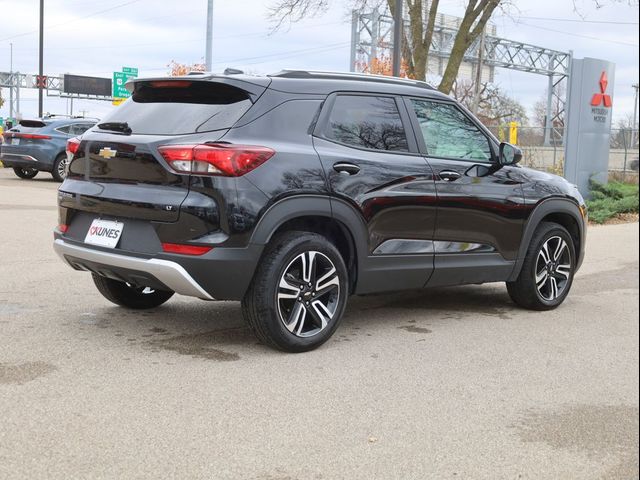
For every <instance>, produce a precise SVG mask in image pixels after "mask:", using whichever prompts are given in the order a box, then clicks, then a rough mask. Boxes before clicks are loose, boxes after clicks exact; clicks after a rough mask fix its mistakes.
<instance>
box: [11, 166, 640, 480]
mask: <svg viewBox="0 0 640 480" xmlns="http://www.w3.org/2000/svg"><path fill="white" fill-rule="evenodd" d="M57 186H58V184H57V183H55V182H53V181H51V179H50V176H49V175H48V174H42V173H41V174H40V175H38V176H37V177H36V178H35V179H34V180H32V181H24V180H19V179H18V178H17V177H15V176H14V175H13V172H11V171H10V170H8V169H4V170H0V231H1V232H2V235H1V236H0V244H1V248H0V478H29V479H39V478H64V479H67V478H153V479H156V478H166V477H170V478H208V479H255V480H258V479H260V480H294V479H300V480H301V479H313V480H327V479H354V480H355V479H449V478H450V479H574V478H575V479H601V478H607V479H632V478H638V367H639V364H638V224H637V223H636V224H626V225H615V226H607V227H593V228H591V229H590V231H589V239H588V246H587V258H586V261H585V264H584V266H583V268H582V270H581V271H580V272H579V274H578V276H577V278H576V281H575V284H574V287H573V291H572V293H571V295H570V296H569V298H568V300H567V301H566V303H565V304H564V305H563V306H562V307H560V308H559V309H558V310H556V311H554V312H547V313H534V312H527V311H524V310H520V309H518V308H516V307H515V306H514V305H513V304H512V303H511V302H510V300H509V297H508V296H507V293H506V289H505V288H504V286H503V285H501V284H497V285H484V286H472V287H457V288H450V289H438V290H433V291H426V292H407V293H401V294H395V295H381V296H372V297H353V298H351V300H350V304H349V307H348V310H347V314H346V317H345V320H344V322H343V324H342V326H341V328H340V329H339V330H338V332H337V333H336V335H335V336H334V338H333V339H332V340H330V341H329V342H328V343H327V344H326V345H325V346H323V347H322V348H320V349H319V350H316V351H314V352H310V353H306V354H300V355H292V354H283V353H278V352H275V351H273V350H270V349H268V348H266V347H263V346H261V345H259V344H257V343H256V341H255V340H254V338H253V337H252V336H251V335H250V334H249V332H248V331H247V330H246V329H245V327H244V325H243V321H242V318H241V314H240V308H239V304H238V303H234V302H217V303H207V302H202V301H199V300H192V299H189V298H185V297H179V296H176V297H174V298H173V299H171V300H170V301H169V302H168V303H167V304H166V305H164V306H163V307H160V308H158V309H156V310H154V311H146V312H131V311H126V310H123V309H120V308H117V307H115V306H113V305H111V304H110V303H108V302H107V301H106V300H105V299H103V297H102V296H101V295H99V294H98V292H97V291H96V290H95V288H94V287H93V284H92V282H91V280H90V277H89V276H88V274H84V273H80V272H74V271H72V270H71V269H70V268H69V267H67V266H65V265H64V264H63V263H62V262H61V261H60V260H59V259H58V258H57V257H56V256H55V254H54V252H53V250H52V248H51V242H52V235H51V229H52V227H53V226H54V225H55V224H56V223H57V222H56V221H57V212H56V207H55V200H56V188H57Z"/></svg>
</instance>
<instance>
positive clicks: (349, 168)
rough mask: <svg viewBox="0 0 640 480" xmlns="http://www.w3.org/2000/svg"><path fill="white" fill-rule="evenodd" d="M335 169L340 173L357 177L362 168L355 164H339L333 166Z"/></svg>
mask: <svg viewBox="0 0 640 480" xmlns="http://www.w3.org/2000/svg"><path fill="white" fill-rule="evenodd" d="M333 169H334V170H335V171H336V172H338V173H346V174H348V175H355V174H356V173H358V172H359V171H360V167H359V166H357V165H354V164H353V163H346V162H338V163H334V164H333Z"/></svg>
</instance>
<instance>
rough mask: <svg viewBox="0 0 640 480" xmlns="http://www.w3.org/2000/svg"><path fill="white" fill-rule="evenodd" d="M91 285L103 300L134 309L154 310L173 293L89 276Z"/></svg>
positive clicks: (98, 276)
mask: <svg viewBox="0 0 640 480" xmlns="http://www.w3.org/2000/svg"><path fill="white" fill-rule="evenodd" d="M91 275H92V277H93V283H95V285H96V288H97V289H98V291H99V292H100V293H101V294H102V296H103V297H104V298H106V299H107V300H109V301H110V302H112V303H115V304H116V305H120V306H121V307H127V308H134V309H139V310H143V309H147V308H154V307H157V306H160V305H162V304H163V303H164V302H166V301H167V300H169V299H170V298H171V297H172V296H173V292H166V291H163V290H154V289H152V288H150V287H135V286H133V285H130V284H128V283H125V282H119V281H117V280H113V279H111V278H106V277H102V276H100V275H96V274H95V273H92V274H91Z"/></svg>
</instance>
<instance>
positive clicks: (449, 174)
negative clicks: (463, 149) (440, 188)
mask: <svg viewBox="0 0 640 480" xmlns="http://www.w3.org/2000/svg"><path fill="white" fill-rule="evenodd" d="M438 175H440V179H441V180H444V181H445V182H453V181H454V180H457V179H459V178H460V177H461V176H462V175H461V174H459V173H458V172H454V171H453V170H442V171H441V172H440V173H439V174H438Z"/></svg>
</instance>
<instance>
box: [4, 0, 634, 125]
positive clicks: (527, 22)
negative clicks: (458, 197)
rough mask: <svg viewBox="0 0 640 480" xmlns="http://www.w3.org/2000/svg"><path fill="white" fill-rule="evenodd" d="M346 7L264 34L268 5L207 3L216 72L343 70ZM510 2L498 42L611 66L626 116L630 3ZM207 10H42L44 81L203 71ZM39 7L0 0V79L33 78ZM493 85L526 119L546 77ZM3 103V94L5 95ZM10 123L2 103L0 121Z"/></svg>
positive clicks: (444, 0) (446, 3) (617, 112)
mask: <svg viewBox="0 0 640 480" xmlns="http://www.w3.org/2000/svg"><path fill="white" fill-rule="evenodd" d="M349 3H350V2H349V0H333V2H332V8H331V9H330V11H328V12H327V13H326V14H325V15H322V16H318V17H316V18H310V19H307V20H305V21H304V22H300V23H298V24H294V25H292V26H291V27H290V28H288V29H283V30H281V31H279V32H277V33H274V34H269V23H268V21H267V8H266V6H267V5H268V2H266V1H258V0H233V1H230V0H215V7H214V10H215V19H214V47H213V57H214V58H213V61H214V70H218V71H221V70H223V69H224V68H225V67H236V68H241V69H243V70H245V71H250V72H252V73H271V72H275V71H277V70H280V69H282V68H308V69H315V70H348V68H349V43H350V25H349V21H348V20H346V19H347V18H348V15H347V9H348V5H349ZM440 3H441V7H440V12H442V13H447V14H451V15H460V14H461V13H462V12H463V9H464V4H465V3H466V2H464V1H462V0H441V2H440ZM574 3H575V5H576V6H577V9H578V13H577V12H576V11H575V10H574ZM600 3H601V4H604V6H603V7H602V8H600V9H598V8H596V3H595V1H594V0H575V2H574V1H572V0H517V1H516V0H513V2H512V4H514V6H513V7H512V8H510V9H509V12H508V13H507V14H502V13H500V14H497V15H495V16H494V18H493V23H494V24H495V25H496V27H497V29H498V35H499V36H502V37H506V38H509V39H512V40H516V41H522V42H526V43H531V44H535V45H540V46H544V47H548V48H552V49H556V50H561V51H568V50H573V52H574V55H575V56H576V57H577V58H583V57H595V58H602V59H607V60H611V61H613V62H615V63H616V79H615V98H614V119H618V118H622V117H625V116H627V115H630V114H631V112H632V111H633V95H634V91H633V89H632V87H631V85H632V84H634V83H637V82H638V57H639V50H638V12H639V7H638V6H637V2H633V3H634V5H633V6H629V4H628V2H626V1H623V2H615V1H608V0H600ZM206 4H207V2H206V0H180V1H169V0H112V1H111V2H105V1H104V0H45V59H44V70H45V74H48V75H58V74H61V73H65V72H67V73H74V74H80V75H95V76H105V77H111V75H112V72H113V71H114V70H117V71H119V70H120V69H121V67H123V66H130V67H138V68H139V69H140V75H141V76H148V75H162V74H164V73H166V72H167V67H166V65H167V63H169V61H170V60H172V59H174V60H176V61H179V62H182V63H191V62H198V61H202V59H203V57H204V37H205V27H206ZM38 5H39V2H38V0H0V71H9V53H10V48H9V47H10V46H9V44H10V42H12V43H13V69H14V71H20V72H23V73H34V74H35V73H36V72H37V68H38V50H37V48H38V35H37V30H38ZM496 73H497V74H496V79H495V80H496V82H497V83H498V84H499V85H500V86H501V87H503V88H504V89H505V90H506V91H507V92H508V93H509V94H510V95H512V96H513V97H515V98H517V99H518V100H519V101H520V102H522V103H523V104H524V105H525V106H526V107H527V108H528V109H531V107H532V105H533V103H534V102H535V101H536V100H538V99H539V98H540V97H542V96H544V92H545V88H546V82H547V79H546V77H543V76H538V75H533V74H526V73H519V72H514V71H510V70H505V69H498V70H496ZM22 92H23V93H22V104H21V110H22V114H23V116H24V117H33V116H35V115H37V91H36V90H26V91H25V90H23V91H22ZM3 96H4V97H5V99H6V98H7V97H8V91H7V90H6V89H4V90H3ZM112 108H117V107H112V106H111V104H110V103H108V102H98V101H76V102H75V104H74V110H75V112H76V113H77V112H79V111H80V110H85V111H87V115H91V116H98V117H100V116H102V115H104V114H105V113H107V112H108V111H109V110H110V109H112ZM66 109H67V101H66V100H61V99H58V98H54V97H45V111H49V112H52V113H66ZM7 115H8V102H6V103H5V106H4V107H3V108H1V109H0V116H4V117H6V116H7Z"/></svg>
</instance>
